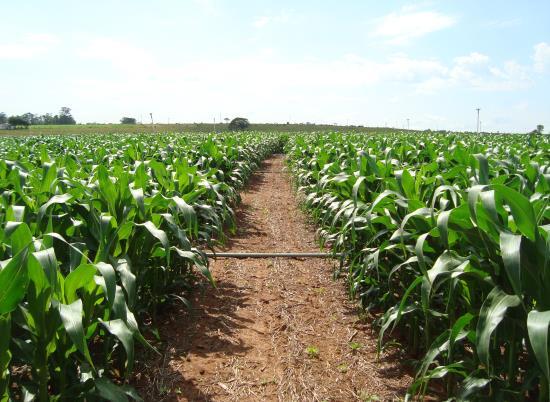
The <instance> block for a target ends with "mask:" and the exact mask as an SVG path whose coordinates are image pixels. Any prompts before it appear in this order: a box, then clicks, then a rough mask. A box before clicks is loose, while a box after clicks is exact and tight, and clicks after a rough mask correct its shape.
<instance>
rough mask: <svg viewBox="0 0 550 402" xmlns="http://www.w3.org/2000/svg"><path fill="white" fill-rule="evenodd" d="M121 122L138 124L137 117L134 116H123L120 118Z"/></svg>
mask: <svg viewBox="0 0 550 402" xmlns="http://www.w3.org/2000/svg"><path fill="white" fill-rule="evenodd" d="M120 124H136V119H134V118H133V117H123V118H122V119H120Z"/></svg>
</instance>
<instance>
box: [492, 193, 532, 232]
mask: <svg viewBox="0 0 550 402" xmlns="http://www.w3.org/2000/svg"><path fill="white" fill-rule="evenodd" d="M492 187H493V189H494V190H495V192H497V193H498V194H499V195H500V196H501V197H502V198H503V199H504V200H505V201H506V203H507V204H508V205H509V206H510V210H511V211H512V216H513V217H514V221H515V223H516V226H517V227H518V229H519V230H520V232H521V233H522V234H523V235H524V236H525V237H527V238H528V239H529V240H532V241H535V240H536V234H537V220H536V218H535V211H534V210H533V206H532V205H531V203H530V202H529V199H527V198H526V197H525V196H524V195H523V194H520V193H518V192H517V191H516V190H514V189H512V188H510V187H507V186H504V185H502V184H494V185H492Z"/></svg>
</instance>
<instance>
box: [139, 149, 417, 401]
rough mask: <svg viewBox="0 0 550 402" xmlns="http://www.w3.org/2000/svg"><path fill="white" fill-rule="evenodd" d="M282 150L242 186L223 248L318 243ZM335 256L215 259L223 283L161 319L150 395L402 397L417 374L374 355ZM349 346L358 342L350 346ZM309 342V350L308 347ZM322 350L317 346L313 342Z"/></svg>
mask: <svg viewBox="0 0 550 402" xmlns="http://www.w3.org/2000/svg"><path fill="white" fill-rule="evenodd" d="M283 170H284V160H283V158H282V157H281V156H275V157H273V158H271V159H269V160H267V161H266V162H265V163H264V165H263V167H262V171H264V172H262V173H256V174H255V175H254V176H253V178H252V179H251V181H250V183H249V185H248V187H247V189H246V190H245V191H244V192H243V193H242V203H241V204H240V205H239V207H238V208H237V210H236V214H237V226H238V232H237V234H236V235H235V236H232V237H231V239H230V241H229V242H228V243H227V246H226V247H225V248H223V250H222V249H220V250H219V251H249V252H251V251H275V252H278V251H281V252H283V251H297V252H300V251H318V246H317V244H316V241H315V235H314V234H315V229H314V228H313V227H312V226H310V225H308V224H307V220H308V219H307V216H305V215H304V214H303V213H302V212H301V211H300V209H299V208H298V205H297V201H296V198H295V194H294V192H293V190H292V186H291V184H290V180H289V177H288V175H287V174H286V173H284V172H283ZM336 264H337V262H335V261H331V260H318V259H279V258H278V259H246V260H236V259H219V260H218V261H213V262H212V264H211V269H212V271H213V274H214V277H215V278H216V281H217V288H216V289H211V288H208V287H206V288H205V289H204V291H203V292H200V291H197V292H196V295H195V298H194V300H193V306H194V310H193V311H192V313H191V314H190V313H189V311H188V310H186V309H185V308H182V309H181V311H173V312H171V313H169V314H167V315H168V317H167V324H166V325H165V326H163V327H162V328H161V329H160V332H161V337H162V339H163V340H164V341H165V346H166V349H165V350H164V351H163V352H164V355H163V357H162V358H161V359H158V361H156V362H155V363H154V365H152V366H151V367H149V368H146V369H144V370H143V371H142V372H141V373H140V377H141V378H138V381H137V382H138V384H141V385H140V386H139V392H140V393H141V394H142V395H144V396H145V398H146V399H147V400H154V401H187V400H189V401H354V400H360V401H371V400H394V399H398V397H402V396H403V395H404V393H405V390H406V387H407V386H408V384H409V383H410V381H411V377H410V376H409V375H408V374H407V373H406V372H405V371H404V370H403V368H402V367H401V366H400V365H399V362H398V361H399V359H398V358H396V357H389V356H381V358H380V360H377V358H376V336H375V335H374V333H372V332H371V329H370V328H369V326H368V325H367V324H365V322H364V320H363V321H362V320H360V319H359V316H358V312H357V311H356V309H355V307H354V303H353V302H351V301H349V300H348V297H347V295H346V289H345V286H344V285H343V284H342V280H338V281H335V280H333V271H334V268H335V265H336ZM352 346H353V347H352ZM308 348H309V353H308ZM315 351H317V352H315Z"/></svg>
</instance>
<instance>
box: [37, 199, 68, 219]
mask: <svg viewBox="0 0 550 402" xmlns="http://www.w3.org/2000/svg"><path fill="white" fill-rule="evenodd" d="M72 198H73V196H72V195H71V194H61V195H54V196H53V197H52V198H50V200H49V201H48V202H46V203H45V204H44V205H42V206H41V207H40V209H39V210H38V217H37V221H38V222H42V218H43V217H44V215H45V214H46V211H47V210H48V208H49V207H50V206H51V205H53V204H66V203H67V202H68V201H70V200H71V199H72Z"/></svg>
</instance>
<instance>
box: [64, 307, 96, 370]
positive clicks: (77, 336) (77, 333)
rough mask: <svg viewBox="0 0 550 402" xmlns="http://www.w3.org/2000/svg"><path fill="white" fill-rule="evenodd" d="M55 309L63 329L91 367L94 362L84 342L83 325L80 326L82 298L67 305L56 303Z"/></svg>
mask: <svg viewBox="0 0 550 402" xmlns="http://www.w3.org/2000/svg"><path fill="white" fill-rule="evenodd" d="M57 309H58V311H59V316H60V318H61V322H62V323H63V327H64V328H65V331H66V332H67V334H68V335H69V337H70V338H71V340H72V341H73V343H74V345H75V346H76V348H77V349H78V351H79V352H80V353H82V354H83V355H84V357H85V358H86V361H87V362H88V364H89V365H90V366H91V367H92V368H93V367H94V364H93V362H92V357H91V356H90V351H89V350H88V345H87V343H86V337H85V335H84V327H83V326H82V316H83V311H82V300H80V299H78V300H76V301H75V302H73V303H71V304H69V305H67V304H62V303H57Z"/></svg>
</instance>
